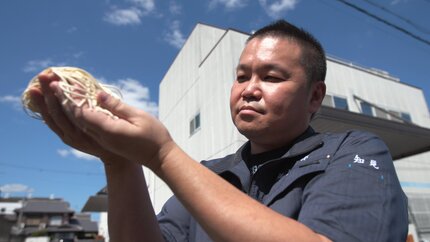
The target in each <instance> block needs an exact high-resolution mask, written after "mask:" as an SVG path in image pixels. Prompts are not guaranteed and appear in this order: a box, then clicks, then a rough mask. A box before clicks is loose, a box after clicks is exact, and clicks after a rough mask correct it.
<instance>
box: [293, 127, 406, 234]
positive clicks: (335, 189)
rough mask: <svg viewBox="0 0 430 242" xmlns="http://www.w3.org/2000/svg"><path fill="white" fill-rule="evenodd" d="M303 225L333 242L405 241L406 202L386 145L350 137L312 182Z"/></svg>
mask: <svg viewBox="0 0 430 242" xmlns="http://www.w3.org/2000/svg"><path fill="white" fill-rule="evenodd" d="M302 202H303V204H302V209H301V211H300V214H299V217H298V221H300V222H301V223H303V224H305V225H307V226H308V227H310V228H311V229H313V230H314V231H315V232H317V233H320V234H323V235H325V236H327V237H328V238H330V239H332V240H333V241H381V242H382V241H390V242H391V241H406V236H407V231H408V211H407V199H406V196H405V195H404V193H403V191H402V189H401V186H400V183H399V180H398V178H397V175H396V172H395V169H394V165H393V161H392V158H391V155H390V153H389V151H388V148H387V147H386V145H385V144H384V143H383V142H382V141H381V140H380V139H379V138H378V137H376V136H374V135H372V134H369V133H364V132H351V133H350V134H349V135H348V136H347V138H346V139H345V140H344V142H343V143H342V144H341V146H340V147H339V149H338V150H337V151H336V153H335V154H334V156H333V157H332V160H331V161H330V164H329V166H328V167H327V169H326V171H325V172H324V173H322V174H320V175H318V176H317V177H316V178H315V179H313V180H312V181H311V182H309V183H308V184H307V185H306V187H305V189H304V194H303V200H302Z"/></svg>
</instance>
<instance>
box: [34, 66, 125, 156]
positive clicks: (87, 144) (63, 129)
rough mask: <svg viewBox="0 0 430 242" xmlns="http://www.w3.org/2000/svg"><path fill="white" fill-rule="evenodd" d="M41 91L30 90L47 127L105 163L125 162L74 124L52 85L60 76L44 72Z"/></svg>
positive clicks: (74, 146)
mask: <svg viewBox="0 0 430 242" xmlns="http://www.w3.org/2000/svg"><path fill="white" fill-rule="evenodd" d="M38 78H39V80H40V84H41V89H37V88H33V89H31V90H30V96H31V99H32V101H33V102H34V103H35V104H36V105H37V106H38V108H39V110H40V114H41V116H42V118H43V120H44V122H45V123H46V125H47V126H48V127H49V128H50V129H51V130H52V131H53V132H54V133H55V134H57V136H58V137H59V138H60V139H61V140H62V141H63V142H64V143H65V144H67V145H69V146H71V147H73V148H75V149H77V150H79V151H82V152H85V153H88V154H91V155H93V156H96V157H99V158H101V159H102V160H103V161H105V162H108V161H115V160H123V159H124V158H122V157H120V156H118V155H116V154H114V153H112V152H110V151H109V150H106V149H104V148H103V147H102V146H100V144H98V143H97V142H96V141H95V140H94V139H93V138H92V137H91V136H89V135H88V134H86V133H85V132H84V131H83V130H81V129H80V128H79V127H77V126H76V125H75V124H73V123H72V122H71V121H70V120H69V118H68V117H67V115H66V113H65V112H64V110H63V108H62V105H61V104H60V102H59V100H58V98H57V97H56V96H55V94H54V92H53V90H52V89H51V88H50V84H51V83H52V82H53V81H58V76H56V75H55V74H54V73H52V72H50V73H49V72H42V73H40V74H39V76H38Z"/></svg>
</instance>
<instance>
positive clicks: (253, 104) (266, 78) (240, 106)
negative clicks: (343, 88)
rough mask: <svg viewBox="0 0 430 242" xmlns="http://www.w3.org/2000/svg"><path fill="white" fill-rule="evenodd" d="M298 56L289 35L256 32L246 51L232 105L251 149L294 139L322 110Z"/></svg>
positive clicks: (298, 50)
mask: <svg viewBox="0 0 430 242" xmlns="http://www.w3.org/2000/svg"><path fill="white" fill-rule="evenodd" d="M300 59H301V48H300V46H299V45H298V44H296V43H295V42H294V41H291V40H288V39H285V38H276V37H262V38H259V37H257V38H255V39H252V40H251V41H250V42H248V44H247V45H246V47H245V49H244V50H243V52H242V55H241V57H240V60H239V64H238V67H237V72H236V80H235V81H234V84H233V86H232V89H231V96H230V110H231V115H232V119H233V122H234V124H235V125H236V127H237V129H238V130H239V132H241V133H242V134H243V135H245V136H246V137H247V138H248V139H249V140H250V141H251V148H252V149H254V150H253V153H255V152H260V151H265V150H269V149H272V148H277V147H279V146H281V145H286V144H288V143H289V142H291V141H292V140H293V139H294V138H296V137H297V136H298V135H300V134H301V133H302V132H304V131H305V130H306V128H307V127H308V125H309V120H310V115H311V114H312V113H313V112H315V111H316V110H317V109H318V107H319V105H315V104H314V103H313V101H312V96H313V93H314V90H315V88H314V87H315V85H314V84H312V85H311V86H309V85H308V82H307V80H306V74H305V72H304V68H303V67H302V65H301V63H300ZM324 91H325V88H324ZM316 106H318V107H316ZM253 145H254V147H257V146H258V147H260V148H261V149H256V148H254V147H253Z"/></svg>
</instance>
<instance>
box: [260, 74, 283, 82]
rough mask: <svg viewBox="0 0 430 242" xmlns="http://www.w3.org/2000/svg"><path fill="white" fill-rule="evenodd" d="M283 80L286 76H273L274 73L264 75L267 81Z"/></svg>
mask: <svg viewBox="0 0 430 242" xmlns="http://www.w3.org/2000/svg"><path fill="white" fill-rule="evenodd" d="M283 80H284V78H281V77H277V76H273V75H267V76H265V77H264V81H267V82H281V81H283Z"/></svg>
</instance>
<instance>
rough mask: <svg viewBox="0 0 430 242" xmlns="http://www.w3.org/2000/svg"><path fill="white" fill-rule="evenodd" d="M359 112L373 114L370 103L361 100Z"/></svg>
mask: <svg viewBox="0 0 430 242" xmlns="http://www.w3.org/2000/svg"><path fill="white" fill-rule="evenodd" d="M360 106H361V112H362V113H363V114H365V115H369V116H373V111H372V105H370V103H367V102H361V103H360Z"/></svg>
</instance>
